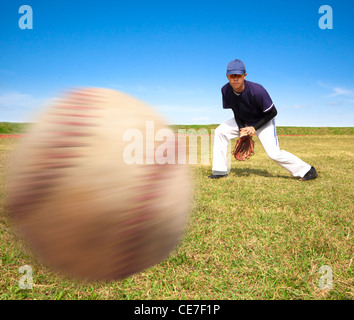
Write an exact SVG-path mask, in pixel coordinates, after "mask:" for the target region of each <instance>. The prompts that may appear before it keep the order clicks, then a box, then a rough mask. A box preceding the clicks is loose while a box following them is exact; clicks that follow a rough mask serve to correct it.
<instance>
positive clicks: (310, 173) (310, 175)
mask: <svg viewBox="0 0 354 320" xmlns="http://www.w3.org/2000/svg"><path fill="white" fill-rule="evenodd" d="M317 176H318V174H317V171H316V169H315V168H314V167H311V169H310V170H309V171H308V172H307V173H306V174H305V175H304V177H303V178H302V179H301V180H302V181H307V180H312V179H316V178H317Z"/></svg>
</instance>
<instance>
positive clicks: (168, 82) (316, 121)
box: [0, 0, 354, 126]
mask: <svg viewBox="0 0 354 320" xmlns="http://www.w3.org/2000/svg"><path fill="white" fill-rule="evenodd" d="M22 5H30V6H31V7H32V10H33V29H32V30H28V29H26V30H22V29H20V28H19V24H18V22H19V19H20V18H21V16H22V15H23V14H21V13H19V8H20V7H21V6H22ZM322 5H330V6H331V7H332V9H333V29H324V30H323V29H321V28H320V27H319V24H318V23H319V19H320V18H321V16H322V15H323V14H320V13H319V12H318V11H319V8H320V7H321V6H322ZM353 14H354V3H353V2H352V1H348V0H347V1H344V0H336V1H327V0H312V1H302V0H300V1H296V2H290V1H272V0H270V1H258V0H254V1H228V0H224V1H208V0H204V1H193V0H190V1H184V0H180V1H140V0H136V1H129V2H128V1H124V2H123V1H119V0H116V1H108V0H101V1H90V0H85V1H82V0H75V1H73V0H60V1H59V0H51V1H43V0H26V1H25V0H22V1H18V0H2V1H1V4H0V50H1V51H0V121H10V122H23V121H31V120H33V119H32V117H33V115H34V114H35V112H36V111H37V110H39V109H40V108H41V107H42V105H43V104H45V102H46V101H47V100H48V99H50V98H52V97H55V96H57V95H59V94H61V92H63V91H65V90H67V89H70V88H73V87H105V88H111V89H116V90H120V91H124V92H125V93H128V94H130V95H133V96H135V97H136V98H139V99H141V100H143V101H145V102H147V103H148V104H150V105H152V106H153V107H154V108H155V109H156V110H158V111H159V112H160V113H161V114H162V115H163V116H164V117H165V118H166V119H167V121H168V122H169V123H173V124H210V123H221V122H223V121H225V120H227V119H229V118H230V117H232V113H231V111H230V110H223V109H222V103H221V93H220V89H221V87H222V86H223V85H224V84H225V83H226V82H227V78H226V76H225V73H226V66H227V64H228V62H229V61H231V60H233V59H236V58H238V59H241V60H243V61H244V62H245V64H246V68H247V73H248V76H247V79H248V80H250V81H254V82H258V83H260V84H262V85H263V86H264V87H265V88H266V89H267V91H268V92H269V94H270V96H271V97H272V99H273V102H274V104H275V105H276V107H277V109H278V116H277V124H278V125H280V126H354V112H353V107H354V54H353V53H354V41H353V38H354V37H353V36H354V24H353V18H352V17H353Z"/></svg>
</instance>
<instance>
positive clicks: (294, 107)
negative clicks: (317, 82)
mask: <svg viewBox="0 0 354 320" xmlns="http://www.w3.org/2000/svg"><path fill="white" fill-rule="evenodd" d="M305 108H309V106H305V105H301V104H294V105H292V106H283V107H281V109H305ZM279 109H280V108H279Z"/></svg>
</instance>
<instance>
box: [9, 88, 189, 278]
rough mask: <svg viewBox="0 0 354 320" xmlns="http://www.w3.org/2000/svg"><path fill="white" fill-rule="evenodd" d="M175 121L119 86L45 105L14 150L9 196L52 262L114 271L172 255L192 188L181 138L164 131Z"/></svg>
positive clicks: (78, 273)
mask: <svg viewBox="0 0 354 320" xmlns="http://www.w3.org/2000/svg"><path fill="white" fill-rule="evenodd" d="M166 127H167V126H166V124H165V122H164V120H163V119H162V118H161V117H160V116H159V115H158V114H156V112H155V111H153V110H152V109H151V108H150V107H148V106H146V105H145V104H144V103H142V102H140V101H138V100H136V99H135V98H133V97H130V96H128V95H126V94H124V93H121V92H118V91H114V90H110V89H99V88H87V89H78V90H74V91H72V92H69V93H67V94H65V95H64V96H63V97H61V98H59V99H56V100H55V101H54V102H53V103H52V104H51V105H50V106H48V107H47V108H46V109H45V110H44V111H43V112H42V113H41V115H40V116H39V117H38V119H37V121H36V122H35V124H34V125H33V126H32V127H31V128H30V130H29V132H28V133H27V135H26V136H25V137H24V138H23V141H22V142H21V144H20V146H19V147H18V148H17V150H16V151H15V153H14V155H13V159H12V161H11V167H10V173H9V194H10V199H9V200H10V201H9V202H10V209H11V214H12V216H13V218H14V221H15V222H16V226H18V228H19V230H20V232H21V233H22V235H23V236H24V237H25V239H26V240H28V242H29V243H30V245H31V247H32V248H33V250H34V252H35V253H36V254H37V255H38V256H39V257H40V258H41V259H42V260H43V261H44V262H46V263H48V264H49V265H51V266H53V267H55V269H58V270H60V271H62V272H64V273H67V274H69V275H72V276H75V277H80V278H84V279H88V280H113V279H122V278H125V277H127V276H129V275H132V274H134V273H137V272H140V271H142V270H144V269H146V268H148V267H150V266H153V265H155V264H157V263H159V262H161V261H162V260H163V259H165V258H166V257H167V256H168V255H169V253H170V252H171V250H172V249H173V248H174V247H175V246H176V245H177V244H178V242H179V241H180V239H181V237H182V236H183V231H184V228H185V224H186V221H187V218H188V212H189V198H190V197H189V191H190V189H189V175H188V170H187V168H186V166H185V165H179V164H177V163H174V161H170V160H171V159H172V158H173V157H174V154H173V152H172V151H173V150H172V149H171V148H174V142H173V139H171V137H169V139H162V138H161V136H163V133H168V130H167V129H166ZM153 132H154V133H156V132H160V135H159V139H156V135H154V136H153V140H152V139H151V134H153ZM154 138H155V139H154ZM156 140H157V141H156ZM169 148H170V149H169ZM171 150H172V151H171ZM168 153H170V154H168ZM171 155H172V156H171ZM171 157H172V158H171Z"/></svg>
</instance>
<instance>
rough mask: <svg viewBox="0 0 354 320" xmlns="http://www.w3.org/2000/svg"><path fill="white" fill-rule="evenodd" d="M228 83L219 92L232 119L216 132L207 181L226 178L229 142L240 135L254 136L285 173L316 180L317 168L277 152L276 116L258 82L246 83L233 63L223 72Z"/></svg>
mask: <svg viewBox="0 0 354 320" xmlns="http://www.w3.org/2000/svg"><path fill="white" fill-rule="evenodd" d="M226 76H227V78H228V80H229V83H227V84H225V85H224V86H223V87H222V89H221V93H222V100H223V108H224V109H232V111H233V114H234V118H231V119H229V120H227V121H226V122H224V123H222V124H221V125H220V126H218V127H217V128H216V129H215V136H214V148H213V167H212V170H213V173H212V174H211V175H210V176H209V178H210V179H219V178H223V177H227V176H228V173H229V169H228V166H227V148H228V141H229V140H231V139H234V138H236V137H239V136H243V135H251V134H256V135H257V137H258V139H259V141H260V142H261V143H262V146H263V148H264V150H265V152H266V153H267V155H268V157H269V158H270V159H272V160H274V161H275V162H276V163H278V164H279V165H280V166H282V167H283V168H284V169H286V170H288V171H289V172H290V173H291V174H292V175H293V176H294V177H300V178H301V179H302V180H304V181H305V180H311V179H315V178H316V177H317V172H316V169H315V168H314V167H312V166H310V165H309V164H307V163H306V162H304V161H302V160H301V159H299V158H298V157H296V156H295V155H293V154H291V153H289V152H287V151H284V150H280V148H279V143H278V138H277V133H276V127H275V116H276V115H277V110H276V108H275V106H274V103H273V101H272V99H271V97H270V96H269V94H268V92H267V91H266V90H265V89H264V88H263V87H262V86H261V85H260V84H258V83H254V82H251V81H246V80H245V78H246V76H247V73H246V67H245V64H244V63H243V62H242V61H241V60H238V59H236V60H232V61H231V62H230V63H229V64H228V66H227V71H226Z"/></svg>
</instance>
